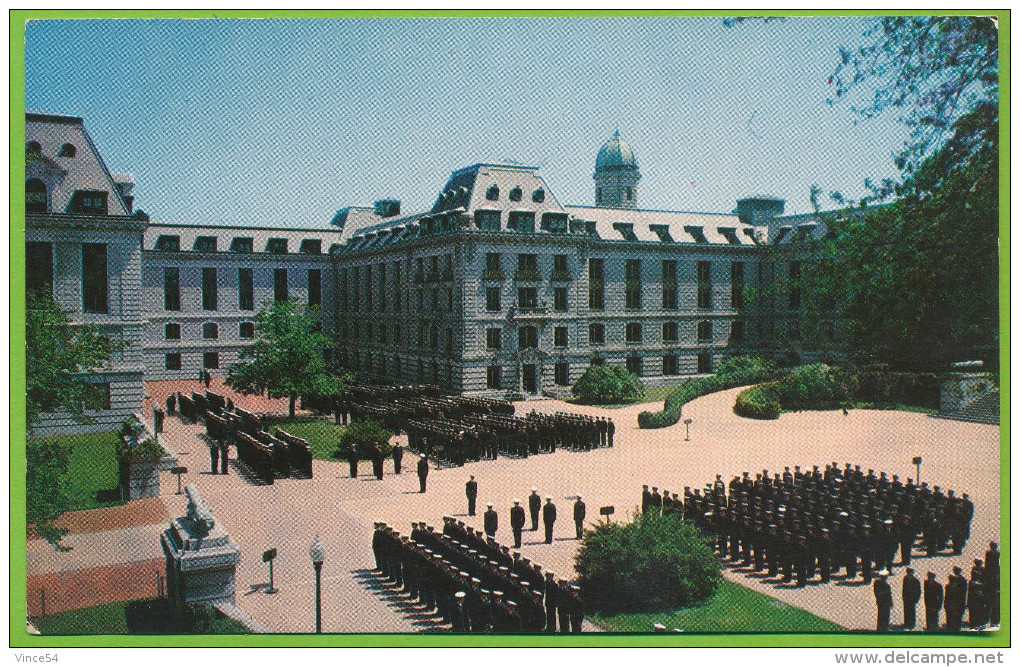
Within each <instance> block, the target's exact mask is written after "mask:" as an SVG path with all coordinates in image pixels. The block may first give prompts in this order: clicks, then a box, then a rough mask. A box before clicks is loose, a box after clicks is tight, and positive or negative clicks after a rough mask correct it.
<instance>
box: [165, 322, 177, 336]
mask: <svg viewBox="0 0 1020 667" xmlns="http://www.w3.org/2000/svg"><path fill="white" fill-rule="evenodd" d="M163 333H164V336H165V337H166V339H167V340H180V338H181V325H180V324H177V323H175V322H170V323H168V324H167V325H166V326H165V327H163Z"/></svg>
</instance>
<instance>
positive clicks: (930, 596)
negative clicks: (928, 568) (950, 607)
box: [924, 572, 942, 632]
mask: <svg viewBox="0 0 1020 667" xmlns="http://www.w3.org/2000/svg"><path fill="white" fill-rule="evenodd" d="M941 609H942V584H940V583H939V582H938V580H937V579H935V573H934V572H929V573H928V578H927V579H925V580H924V617H925V618H924V621H925V622H924V629H925V630H927V631H928V632H936V631H938V629H939V612H940V611H941Z"/></svg>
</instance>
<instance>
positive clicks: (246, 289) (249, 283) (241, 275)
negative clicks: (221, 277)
mask: <svg viewBox="0 0 1020 667" xmlns="http://www.w3.org/2000/svg"><path fill="white" fill-rule="evenodd" d="M237 308H238V310H255V278H254V275H253V273H252V270H251V269H238V270H237Z"/></svg>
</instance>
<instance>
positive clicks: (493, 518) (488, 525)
mask: <svg viewBox="0 0 1020 667" xmlns="http://www.w3.org/2000/svg"><path fill="white" fill-rule="evenodd" d="M486 507H488V508H489V509H487V510H485V515H484V516H483V517H482V521H483V523H484V524H485V534H486V535H488V536H489V537H496V529H497V528H499V515H498V514H496V510H494V509H492V503H486Z"/></svg>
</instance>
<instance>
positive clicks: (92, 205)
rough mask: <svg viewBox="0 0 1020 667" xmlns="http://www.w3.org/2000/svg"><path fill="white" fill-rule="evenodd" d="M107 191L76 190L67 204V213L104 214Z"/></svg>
mask: <svg viewBox="0 0 1020 667" xmlns="http://www.w3.org/2000/svg"><path fill="white" fill-rule="evenodd" d="M106 195H107V193H105V192H101V191H98V190H76V191H75V193H74V196H73V197H72V198H71V203H70V204H68V206H67V212H68V213H77V214H79V215H106Z"/></svg>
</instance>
